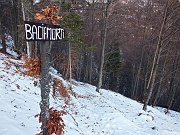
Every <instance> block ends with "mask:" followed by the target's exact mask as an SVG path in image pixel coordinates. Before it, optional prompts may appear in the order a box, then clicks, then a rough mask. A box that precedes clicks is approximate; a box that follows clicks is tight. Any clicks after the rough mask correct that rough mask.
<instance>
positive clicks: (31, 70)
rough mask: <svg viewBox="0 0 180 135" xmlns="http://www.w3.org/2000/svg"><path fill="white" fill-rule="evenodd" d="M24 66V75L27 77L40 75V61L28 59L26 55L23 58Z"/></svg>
mask: <svg viewBox="0 0 180 135" xmlns="http://www.w3.org/2000/svg"><path fill="white" fill-rule="evenodd" d="M24 60H25V64H24V68H26V69H27V71H26V72H25V74H26V75H29V76H38V75H40V70H41V68H40V67H41V66H40V59H39V58H37V59H34V58H28V57H27V56H26V55H25V56H24Z"/></svg>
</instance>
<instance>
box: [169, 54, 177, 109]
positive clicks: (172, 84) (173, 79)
mask: <svg viewBox="0 0 180 135" xmlns="http://www.w3.org/2000/svg"><path fill="white" fill-rule="evenodd" d="M178 61H179V54H178V52H177V56H175V58H174V60H173V68H172V73H171V80H170V86H169V97H168V102H167V106H168V110H169V109H171V107H172V104H173V100H174V96H175V93H176V90H175V88H174V81H175V77H176V72H177V69H178Z"/></svg>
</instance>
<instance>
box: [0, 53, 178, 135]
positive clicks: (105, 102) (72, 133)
mask: <svg viewBox="0 0 180 135" xmlns="http://www.w3.org/2000/svg"><path fill="white" fill-rule="evenodd" d="M20 65H23V60H15V59H12V58H11V57H10V56H7V55H4V54H1V53H0V103H1V106H0V117H1V124H0V125H1V128H0V134H1V135H10V134H13V133H16V134H17V135H24V134H26V135H34V134H36V133H38V132H40V128H39V127H40V124H39V123H38V118H35V117H34V116H35V115H36V114H38V113H39V112H40V108H39V102H40V88H39V86H38V85H37V86H36V85H35V84H36V82H38V81H39V80H38V79H36V78H33V77H29V76H25V75H23V74H22V73H21V72H20V70H21V71H23V70H24V69H23V68H22V66H20ZM51 75H52V77H54V78H58V79H59V80H62V82H63V84H64V85H65V86H67V87H68V82H67V81H65V80H63V78H61V77H60V75H59V74H57V72H56V71H55V70H53V69H52V70H51ZM72 88H73V89H72V90H73V92H74V93H75V95H76V97H74V96H72V95H71V98H70V102H69V104H68V105H66V112H67V115H64V116H63V119H64V122H65V125H66V126H65V129H64V130H65V133H64V134H65V135H180V128H179V127H180V113H177V112H174V111H171V112H170V114H167V115H165V114H164V113H163V109H162V108H159V110H158V109H156V108H152V107H148V110H147V112H144V111H142V104H140V103H138V102H136V101H134V100H131V99H129V98H126V97H124V96H122V95H120V94H117V93H114V92H112V91H109V90H104V89H102V90H101V92H102V95H99V94H98V93H97V92H95V89H96V88H95V86H92V85H89V84H85V83H81V82H76V81H73V85H72ZM51 95H52V92H51ZM51 95H50V97H51V98H50V102H51V105H50V106H53V107H54V108H56V109H58V110H62V107H63V106H65V103H64V101H63V99H62V98H61V97H58V96H57V97H55V98H53V97H52V96H51Z"/></svg>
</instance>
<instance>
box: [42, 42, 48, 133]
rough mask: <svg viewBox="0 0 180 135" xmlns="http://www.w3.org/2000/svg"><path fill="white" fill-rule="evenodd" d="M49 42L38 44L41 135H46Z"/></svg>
mask: <svg viewBox="0 0 180 135" xmlns="http://www.w3.org/2000/svg"><path fill="white" fill-rule="evenodd" d="M49 45H50V42H49V41H45V42H40V53H41V57H40V58H41V73H40V75H41V80H40V84H41V102H40V108H41V116H42V130H43V135H47V134H48V130H47V128H46V123H47V121H48V120H49V93H50V89H49V80H50V74H49V67H50V46H49Z"/></svg>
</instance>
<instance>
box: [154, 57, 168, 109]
mask: <svg viewBox="0 0 180 135" xmlns="http://www.w3.org/2000/svg"><path fill="white" fill-rule="evenodd" d="M166 62H167V56H166V57H165V62H164V65H163V69H162V73H161V77H160V80H159V85H158V89H157V92H156V96H155V99H154V102H153V106H156V104H157V100H158V98H159V94H160V92H161V85H162V81H163V74H164V72H165V69H166Z"/></svg>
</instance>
